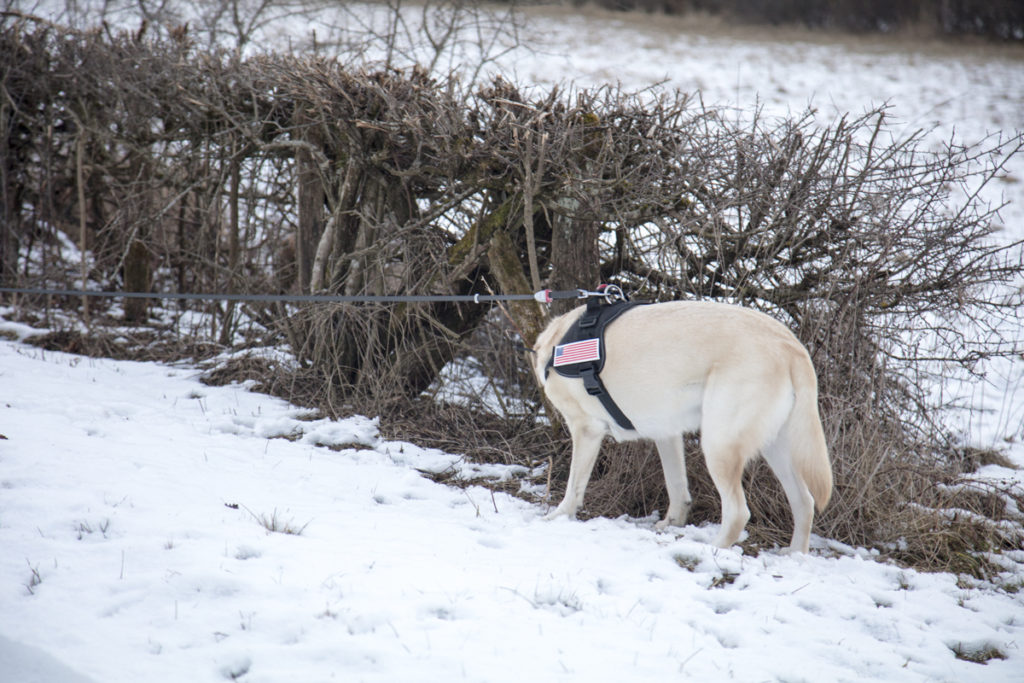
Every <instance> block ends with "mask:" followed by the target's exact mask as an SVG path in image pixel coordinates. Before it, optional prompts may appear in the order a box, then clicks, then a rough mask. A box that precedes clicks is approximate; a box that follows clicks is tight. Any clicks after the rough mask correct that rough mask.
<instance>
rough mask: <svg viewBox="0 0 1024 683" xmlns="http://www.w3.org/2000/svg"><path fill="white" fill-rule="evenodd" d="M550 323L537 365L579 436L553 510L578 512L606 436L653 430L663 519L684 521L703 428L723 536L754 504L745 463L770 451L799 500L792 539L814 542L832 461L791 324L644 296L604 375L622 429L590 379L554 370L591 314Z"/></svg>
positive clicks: (610, 350) (796, 543) (614, 335)
mask: <svg viewBox="0 0 1024 683" xmlns="http://www.w3.org/2000/svg"><path fill="white" fill-rule="evenodd" d="M583 310H584V307H582V306H581V307H579V308H577V309H576V310H574V311H570V312H569V313H566V314H565V315H562V316H559V317H557V318H555V319H554V320H552V321H551V323H550V324H549V325H548V327H547V328H546V329H545V330H544V331H543V332H542V333H541V334H540V336H538V337H537V343H536V345H535V346H534V349H535V351H536V354H535V355H534V372H535V373H536V375H537V378H538V380H539V381H540V383H541V385H542V386H543V387H544V392H545V393H546V394H547V396H548V398H549V399H550V401H551V403H552V404H553V405H554V406H555V408H557V409H558V411H559V412H560V413H561V414H562V416H563V417H564V418H565V421H566V423H567V425H568V427H569V432H570V434H571V436H572V447H573V448H572V463H571V465H570V469H569V482H568V487H567V488H566V492H565V498H564V499H563V500H562V502H561V504H560V505H559V506H558V507H557V508H556V509H555V510H554V511H553V512H552V513H551V514H549V515H548V518H553V517H557V516H560V515H567V516H570V517H572V516H574V515H575V514H576V511H577V510H578V509H579V507H580V505H581V504H582V503H583V494H584V492H585V490H586V487H587V482H588V481H589V479H590V473H591V471H592V470H593V468H594V463H595V462H596V460H597V455H598V451H599V449H600V447H601V441H602V439H603V438H604V436H605V435H606V434H611V435H612V436H613V437H615V438H616V439H617V440H620V441H623V440H632V439H644V438H646V439H652V440H654V442H655V444H656V445H657V448H658V454H659V456H660V457H661V464H662V468H663V469H664V472H665V481H666V484H667V485H668V494H669V507H668V512H667V514H666V515H665V518H664V519H663V520H662V521H661V522H659V523H658V528H659V529H663V528H665V527H666V526H668V525H670V524H674V525H681V524H683V523H685V522H686V518H687V515H688V513H689V509H690V500H691V499H690V492H689V485H688V483H687V480H686V463H685V460H684V456H683V438H682V435H683V433H684V432H695V431H700V433H701V448H702V450H703V451H704V458H705V460H706V462H707V466H708V471H709V472H710V474H711V478H712V480H713V481H714V483H715V486H716V488H717V489H718V493H719V496H720V497H721V499H722V527H721V531H720V532H719V535H718V538H717V540H716V544H717V545H719V546H721V547H729V546H731V545H732V544H734V543H735V542H736V541H737V540H738V539H739V536H740V533H741V532H742V531H743V527H744V526H745V525H746V523H747V520H748V519H749V518H750V510H749V509H748V508H747V502H746V497H745V496H744V493H743V480H742V475H743V469H744V467H745V466H746V464H747V463H748V462H749V461H750V460H752V459H753V458H754V457H755V456H756V455H757V454H758V453H761V454H762V455H763V456H764V458H765V459H766V460H767V462H768V464H769V465H770V466H771V469H772V471H773V472H774V473H775V475H776V476H777V477H778V478H779V481H780V482H781V483H782V486H783V489H784V490H785V492H786V496H787V498H788V499H789V504H790V507H791V508H792V510H793V519H794V529H793V538H792V542H791V544H790V547H791V548H792V549H793V550H797V551H801V552H807V549H808V543H809V540H810V533H811V522H812V521H813V518H814V508H815V506H816V507H817V508H818V510H819V511H820V510H822V509H823V508H824V507H825V504H826V503H827V502H828V499H829V497H830V496H831V493H832V469H831V465H830V463H829V457H828V450H827V447H826V445H825V435H824V432H823V431H822V426H821V419H820V418H819V416H818V389H817V377H816V375H815V373H814V367H813V366H812V365H811V359H810V357H809V356H808V354H807V351H806V350H805V349H804V347H803V346H802V345H801V344H800V342H799V341H798V340H797V339H796V337H795V336H794V335H793V333H792V332H790V331H789V330H788V329H787V328H786V327H785V326H784V325H782V324H781V323H779V322H778V321H776V320H774V319H772V318H770V317H769V316H767V315H764V314H763V313H759V312H757V311H753V310H750V309H745V308H741V307H738V306H731V305H728V304H721V303H712V302H693V301H688V302H684V301H675V302H668V303H661V304H651V305H647V306H638V307H636V308H632V309H630V310H629V311H626V312H625V313H623V314H622V315H621V316H620V317H619V318H618V319H617V320H616V321H615V322H614V323H612V324H611V325H610V326H609V327H608V329H607V331H606V332H605V347H606V348H605V349H604V350H603V352H604V353H605V365H604V369H603V370H602V372H601V381H602V382H604V385H605V387H606V388H607V390H608V392H609V393H610V394H611V396H612V398H613V399H614V400H615V402H616V403H617V404H618V406H619V408H620V409H622V411H623V412H624V413H625V414H626V416H627V417H629V419H630V420H631V421H632V422H633V424H634V426H635V427H636V430H635V431H632V430H624V429H622V428H621V427H619V425H618V424H616V423H615V421H614V420H613V419H612V418H611V416H609V415H608V413H607V411H605V409H604V407H603V406H602V405H601V403H600V401H599V400H598V399H597V398H596V397H594V396H590V395H589V394H587V392H586V390H585V389H584V388H583V382H582V380H580V379H574V378H566V377H562V376H561V375H559V374H557V373H556V372H555V371H554V370H551V371H549V372H548V373H547V377H545V372H544V368H545V366H546V365H547V362H548V359H549V358H550V356H551V353H552V350H553V348H554V346H555V344H557V343H558V342H559V340H560V339H561V338H562V336H563V335H564V334H565V332H566V330H567V329H568V328H569V327H570V325H571V324H572V323H573V322H574V321H575V320H576V319H577V318H578V317H579V316H580V315H581V314H582V312H583Z"/></svg>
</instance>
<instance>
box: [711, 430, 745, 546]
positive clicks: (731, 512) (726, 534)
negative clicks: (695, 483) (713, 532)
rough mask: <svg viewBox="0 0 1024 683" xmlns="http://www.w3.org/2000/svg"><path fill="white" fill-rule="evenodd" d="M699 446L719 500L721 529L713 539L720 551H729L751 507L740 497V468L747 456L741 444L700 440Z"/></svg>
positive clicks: (741, 472)
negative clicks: (726, 549)
mask: <svg viewBox="0 0 1024 683" xmlns="http://www.w3.org/2000/svg"><path fill="white" fill-rule="evenodd" d="M701 447H702V449H703V450H704V458H705V460H706V462H707V466H708V473H709V474H710V475H711V480H712V481H713V482H714V483H715V488H716V489H718V495H719V497H720V498H721V500H722V527H721V529H720V530H719V532H718V538H716V539H715V545H717V546H718V547H719V548H729V547H731V546H732V545H733V544H734V543H736V541H738V540H739V538H740V534H741V533H742V532H743V527H745V526H746V525H747V521H748V520H749V519H750V508H748V507H747V498H746V496H745V495H744V494H743V468H744V466H745V465H746V463H747V460H748V454H747V453H746V452H745V450H744V448H743V446H742V443H740V442H739V441H733V442H731V443H723V444H718V443H710V444H709V443H707V442H706V440H704V439H702V443H701Z"/></svg>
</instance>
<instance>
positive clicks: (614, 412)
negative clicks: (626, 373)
mask: <svg viewBox="0 0 1024 683" xmlns="http://www.w3.org/2000/svg"><path fill="white" fill-rule="evenodd" d="M641 303H644V302H630V301H626V300H625V299H623V300H619V301H616V302H614V303H608V302H606V301H605V300H603V299H601V298H597V297H595V298H591V299H588V300H587V309H586V310H585V311H584V312H583V314H582V315H581V316H580V317H579V319H578V320H577V321H576V322H575V323H574V324H573V326H572V327H570V328H569V330H568V331H567V332H566V333H565V335H564V336H563V337H562V339H561V341H560V342H559V344H558V345H559V346H561V345H565V344H568V343H571V342H573V341H578V340H581V339H585V338H590V339H594V338H597V339H598V340H599V342H598V344H599V348H600V349H601V354H600V358H598V359H597V360H588V361H583V362H579V363H573V364H570V365H561V366H559V367H554V353H552V354H551V357H550V358H549V359H548V363H547V367H546V368H545V374H547V372H548V371H550V370H551V369H552V368H554V370H555V371H556V372H557V373H558V374H560V375H562V376H563V377H579V378H580V379H582V380H583V387H584V388H585V389H586V390H587V393H588V394H590V395H591V396H594V397H596V398H597V400H599V401H600V402H601V405H602V406H604V409H605V410H606V411H607V412H608V415H610V416H611V418H612V419H613V420H615V422H616V423H618V425H619V426H620V427H622V428H623V429H628V430H631V431H635V430H636V427H635V426H634V425H633V422H632V421H631V420H630V419H629V418H628V417H627V416H626V414H625V413H624V412H622V409H621V408H619V406H618V404H616V403H615V399H613V398H612V395H611V394H610V393H609V392H608V389H607V388H606V387H605V385H604V382H602V381H601V376H600V375H601V370H602V368H604V360H605V352H604V349H605V344H604V331H605V328H606V327H607V326H608V325H610V324H611V323H612V321H614V320H615V319H616V318H618V317H619V315H621V314H622V313H624V312H626V311H627V310H629V309H630V308H632V307H633V306H637V305H640V304H641Z"/></svg>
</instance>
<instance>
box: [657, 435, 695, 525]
mask: <svg viewBox="0 0 1024 683" xmlns="http://www.w3.org/2000/svg"><path fill="white" fill-rule="evenodd" d="M654 443H655V445H657V447H658V455H659V456H660V457H661V468H662V470H663V471H664V472H665V486H666V487H667V488H668V511H667V512H666V513H665V518H664V519H662V520H661V521H660V522H658V523H657V524H655V525H654V528H655V529H657V530H658V531H661V530H662V529H665V528H666V527H668V526H669V525H677V526H682V525H683V524H686V518H687V517H689V515H690V503H691V498H690V485H689V482H688V481H687V480H686V454H685V451H684V450H683V435H682V434H677V435H676V436H672V437H669V438H667V439H657V440H656V441H655V442H654Z"/></svg>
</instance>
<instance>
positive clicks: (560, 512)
mask: <svg viewBox="0 0 1024 683" xmlns="http://www.w3.org/2000/svg"><path fill="white" fill-rule="evenodd" d="M559 517H565V518H566V519H576V512H575V511H569V510H565V509H563V508H562V506H558V507H556V508H555V509H554V510H552V511H551V512H549V513H548V514H546V515H544V521H545V522H550V521H551V520H553V519H558V518H559Z"/></svg>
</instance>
